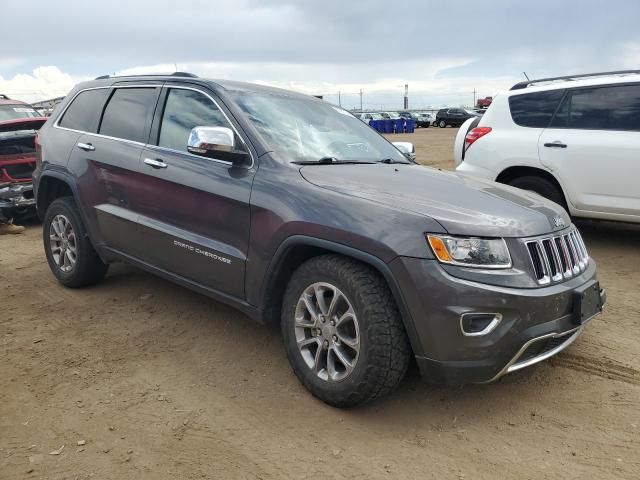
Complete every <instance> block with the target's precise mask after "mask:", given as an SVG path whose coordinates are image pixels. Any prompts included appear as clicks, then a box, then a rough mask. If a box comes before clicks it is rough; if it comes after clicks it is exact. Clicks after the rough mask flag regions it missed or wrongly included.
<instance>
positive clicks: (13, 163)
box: [0, 94, 47, 218]
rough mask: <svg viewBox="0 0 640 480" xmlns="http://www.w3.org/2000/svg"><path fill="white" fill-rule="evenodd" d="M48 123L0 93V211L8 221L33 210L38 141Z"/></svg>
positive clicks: (37, 114) (23, 104) (27, 108)
mask: <svg viewBox="0 0 640 480" xmlns="http://www.w3.org/2000/svg"><path fill="white" fill-rule="evenodd" d="M46 121H47V119H46V118H45V117H43V116H42V115H41V114H40V113H38V112H37V111H36V109H34V108H33V107H32V106H31V105H29V104H27V103H24V102H20V101H18V100H11V99H10V98H8V97H7V96H6V95H2V94H0V210H2V213H3V215H4V216H5V217H7V218H11V217H13V216H14V215H24V214H26V213H29V212H30V211H33V207H34V205H35V200H34V198H33V187H32V185H31V173H32V172H33V169H34V168H35V166H36V156H35V148H36V145H35V138H36V133H37V131H38V130H39V129H40V127H41V126H42V125H43V124H44V123H45V122H46Z"/></svg>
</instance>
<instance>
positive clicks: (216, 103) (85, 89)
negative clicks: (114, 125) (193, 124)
mask: <svg viewBox="0 0 640 480" xmlns="http://www.w3.org/2000/svg"><path fill="white" fill-rule="evenodd" d="M111 88H113V89H115V88H161V89H162V88H177V89H182V90H193V91H194V92H198V93H201V94H203V95H204V96H206V97H208V98H209V100H211V101H212V102H213V104H214V105H215V106H216V107H217V108H218V110H220V112H221V113H222V115H223V116H224V118H225V120H226V121H227V122H228V123H229V125H230V126H231V129H232V130H233V131H234V133H235V134H236V135H238V138H240V139H241V140H242V143H244V145H245V147H247V152H248V153H249V156H250V157H251V165H249V166H247V167H243V168H247V169H248V170H249V169H251V168H253V167H254V165H255V158H254V156H253V152H252V151H251V148H249V145H250V144H249V142H247V140H246V139H245V138H244V137H243V136H242V135H240V132H238V130H237V129H236V127H235V125H234V124H233V122H232V121H231V120H230V119H229V116H228V115H227V114H226V113H225V111H224V110H223V109H222V108H220V105H219V104H218V102H216V101H215V99H214V98H213V97H212V96H211V95H209V94H208V93H206V92H203V91H202V90H200V89H198V88H193V87H183V86H180V85H165V84H139V85H107V86H101V87H89V88H83V89H82V90H79V91H77V92H76V94H75V95H74V96H73V98H71V100H69V103H67V105H65V107H64V109H63V110H62V111H61V112H60V114H59V115H58V118H56V121H55V122H54V124H53V128H58V129H60V130H66V131H68V132H75V133H81V134H85V135H93V136H95V137H99V138H105V139H107V140H116V141H119V142H124V143H130V144H132V145H137V146H141V147H147V148H150V149H152V150H161V151H166V152H170V153H180V154H183V155H188V156H190V157H193V158H198V159H205V160H209V161H212V162H217V163H222V164H224V165H232V164H233V162H231V161H228V160H219V159H217V158H208V157H203V156H200V155H194V154H193V153H190V152H188V151H182V150H174V149H172V148H167V147H161V146H159V145H153V144H151V143H143V142H137V141H135V140H128V139H126V138H119V137H111V136H109V135H102V134H101V133H97V132H95V133H94V132H87V131H85V130H76V129H74V128H68V127H63V126H61V125H60V120H62V118H63V117H64V114H65V113H67V110H68V109H69V107H70V106H71V104H72V103H73V102H74V100H75V99H76V97H77V96H78V95H80V94H81V93H83V92H87V91H90V90H103V89H111ZM160 120H161V121H162V118H161V119H160Z"/></svg>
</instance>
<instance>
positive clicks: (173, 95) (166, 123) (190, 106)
mask: <svg viewBox="0 0 640 480" xmlns="http://www.w3.org/2000/svg"><path fill="white" fill-rule="evenodd" d="M194 127H230V125H229V124H228V123H227V120H226V119H225V118H224V115H223V114H222V112H221V111H220V109H219V108H218V107H217V106H216V105H215V104H214V103H213V102H212V101H211V100H210V99H209V98H208V97H207V96H206V95H204V94H202V93H200V92H196V91H194V90H183V89H178V88H172V89H171V90H169V94H168V95H167V102H166V104H165V107H164V112H163V114H162V124H161V125H160V137H159V139H158V146H160V147H165V148H170V149H172V150H179V151H184V152H187V141H188V140H189V135H190V134H191V129H192V128H194Z"/></svg>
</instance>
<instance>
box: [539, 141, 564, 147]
mask: <svg viewBox="0 0 640 480" xmlns="http://www.w3.org/2000/svg"><path fill="white" fill-rule="evenodd" d="M544 146H545V147H550V148H567V145H566V144H565V143H562V142H560V141H558V140H556V141H555V142H551V143H545V144H544Z"/></svg>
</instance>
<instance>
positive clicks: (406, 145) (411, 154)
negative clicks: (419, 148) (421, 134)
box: [393, 142, 416, 162]
mask: <svg viewBox="0 0 640 480" xmlns="http://www.w3.org/2000/svg"><path fill="white" fill-rule="evenodd" d="M393 146H394V147H396V148H397V149H398V150H400V153H402V154H403V155H404V156H405V157H407V158H408V159H409V160H411V161H412V162H415V161H416V147H415V146H414V145H413V143H411V142H393Z"/></svg>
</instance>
